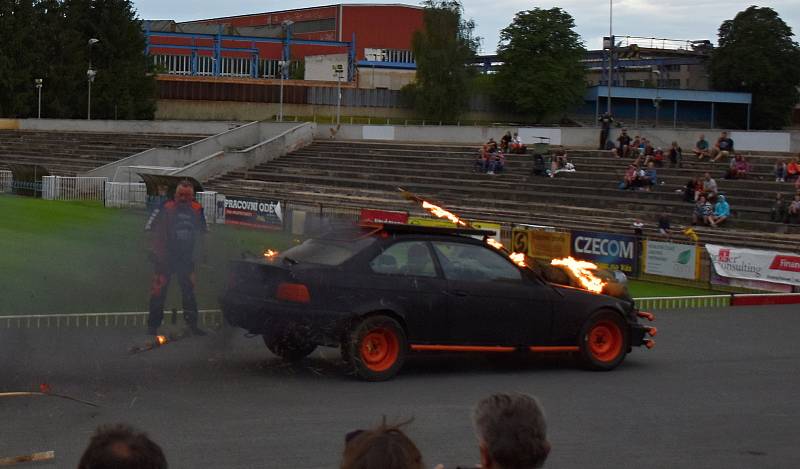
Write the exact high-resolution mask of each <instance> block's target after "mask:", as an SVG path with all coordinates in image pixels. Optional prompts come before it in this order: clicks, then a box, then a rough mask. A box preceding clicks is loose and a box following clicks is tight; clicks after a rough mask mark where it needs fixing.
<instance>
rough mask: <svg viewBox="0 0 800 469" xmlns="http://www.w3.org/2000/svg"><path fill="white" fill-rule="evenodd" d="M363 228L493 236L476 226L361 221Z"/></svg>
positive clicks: (488, 231) (393, 231)
mask: <svg viewBox="0 0 800 469" xmlns="http://www.w3.org/2000/svg"><path fill="white" fill-rule="evenodd" d="M361 226H362V227H363V228H373V229H374V230H375V231H386V232H387V233H419V234H453V235H465V236H494V235H495V234H496V233H495V232H494V231H492V230H479V229H477V228H458V227H452V228H450V227H444V226H425V225H403V224H400V223H363V224H361Z"/></svg>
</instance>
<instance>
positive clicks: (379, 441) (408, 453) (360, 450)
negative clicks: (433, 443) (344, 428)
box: [340, 423, 425, 469]
mask: <svg viewBox="0 0 800 469" xmlns="http://www.w3.org/2000/svg"><path fill="white" fill-rule="evenodd" d="M340 467H341V469H423V468H424V467H425V466H424V464H423V462H422V454H421V453H420V451H419V449H417V446H416V445H415V444H414V442H413V441H411V439H410V438H409V437H408V436H406V434H405V433H403V431H402V430H400V428H399V426H390V425H386V424H385V423H384V424H381V425H380V426H379V427H378V428H375V429H373V430H357V431H354V432H351V433H348V434H347V436H346V437H345V446H344V454H343V455H342V464H341V466H340Z"/></svg>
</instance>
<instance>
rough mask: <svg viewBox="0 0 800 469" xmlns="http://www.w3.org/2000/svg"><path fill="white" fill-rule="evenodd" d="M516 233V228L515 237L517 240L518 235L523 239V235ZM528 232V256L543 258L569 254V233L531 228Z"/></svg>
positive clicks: (554, 257)
mask: <svg viewBox="0 0 800 469" xmlns="http://www.w3.org/2000/svg"><path fill="white" fill-rule="evenodd" d="M519 231H520V232H522V231H525V230H519ZM516 233H517V230H515V235H514V239H515V240H516V239H517V238H518V237H519V238H520V239H521V238H522V235H521V234H519V235H518V234H516ZM527 234H528V240H527V242H528V244H527V248H528V251H527V252H528V256H530V257H537V258H541V259H556V258H562V257H567V256H569V252H570V250H569V248H570V246H569V244H570V235H569V233H558V232H553V231H537V230H530V231H527Z"/></svg>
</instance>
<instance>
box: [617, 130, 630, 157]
mask: <svg viewBox="0 0 800 469" xmlns="http://www.w3.org/2000/svg"><path fill="white" fill-rule="evenodd" d="M617 142H619V146H618V147H617V158H627V157H628V154H629V153H630V148H631V136H630V135H628V129H622V133H621V134H619V137H617Z"/></svg>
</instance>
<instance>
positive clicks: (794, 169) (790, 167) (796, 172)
mask: <svg viewBox="0 0 800 469" xmlns="http://www.w3.org/2000/svg"><path fill="white" fill-rule="evenodd" d="M798 176H800V164H798V163H797V158H792V159H791V160H790V161H789V164H787V165H786V180H787V181H793V180H795V179H800V178H799V177H798Z"/></svg>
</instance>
